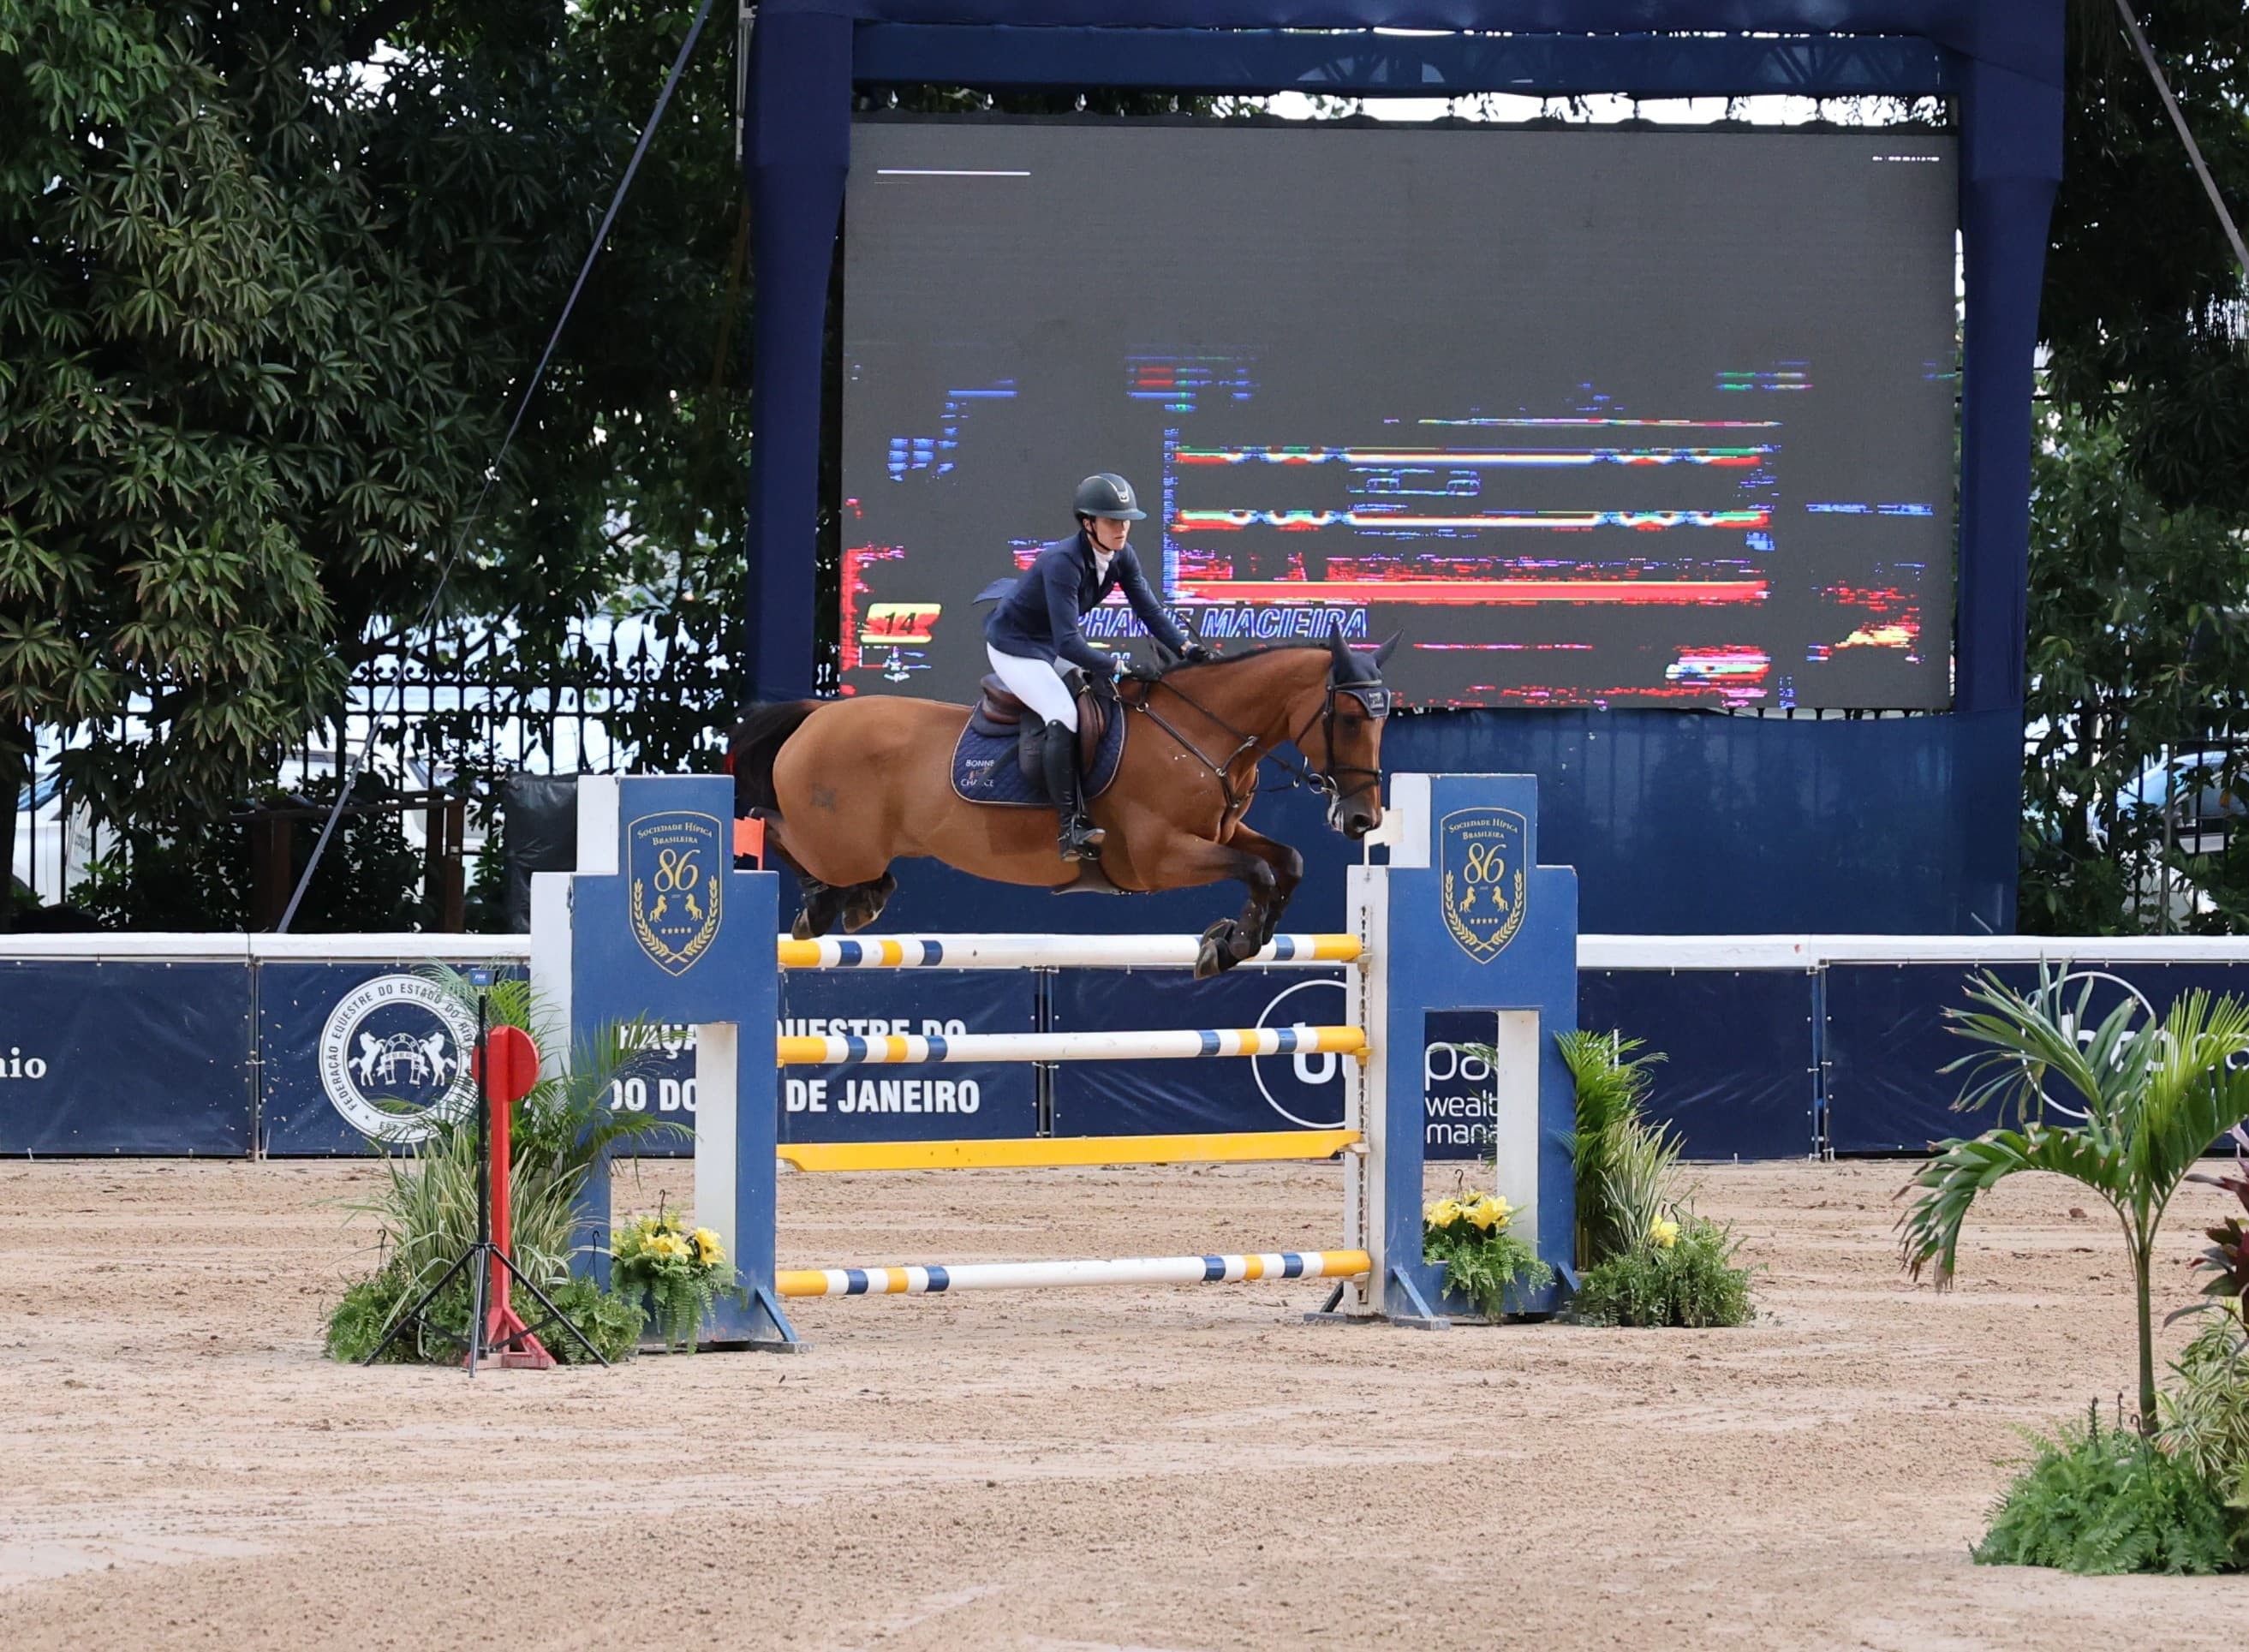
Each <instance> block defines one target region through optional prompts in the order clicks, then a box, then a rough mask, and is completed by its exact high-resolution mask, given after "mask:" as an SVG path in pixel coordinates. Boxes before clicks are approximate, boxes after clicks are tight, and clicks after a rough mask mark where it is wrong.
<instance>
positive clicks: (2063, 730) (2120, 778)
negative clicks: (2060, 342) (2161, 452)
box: [2019, 410, 2249, 935]
mask: <svg viewBox="0 0 2249 1652" xmlns="http://www.w3.org/2000/svg"><path fill="white" fill-rule="evenodd" d="M2041 434H2042V437H2043V440H2042V441H2041V443H2040V444H2039V451H2038V452H2037V454H2036V456H2035V458H2033V461H2032V486H2033V499H2032V534H2031V564H2030V565H2031V620H2032V628H2031V638H2030V646H2029V667H2030V680H2029V685H2028V690H2027V693H2026V698H2025V713H2026V716H2027V718H2028V719H2029V731H2030V732H2029V761H2028V764H2027V766H2026V767H2025V771H2024V816H2023V850H2022V871H2021V886H2020V895H2019V920H2020V922H2021V925H2022V926H2023V927H2024V928H2025V929H2026V930H2030V931H2034V932H2038V933H2046V934H2067V935H2104V934H2115V933H2120V932H2123V931H2127V930H2131V929H2137V928H2142V927H2146V928H2155V927H2158V926H2170V927H2180V926H2184V927H2187V928H2197V929H2204V930H2209V931H2213V932H2220V933H2223V932H2225V931H2228V930H2232V929H2233V928H2236V927H2239V926H2241V925H2243V924H2244V923H2246V922H2249V859H2245V858H2244V857H2249V834H2242V835H2239V836H2240V841H2239V843H2229V844H2228V845H2227V846H2226V848H2225V850H2224V851H2223V852H2221V853H2218V854H2217V855H2215V856H2212V855H2205V854H2199V853H2195V852H2191V851H2194V850H2199V849H2200V848H2201V847H2202V845H2201V844H2199V843H2197V842H2196V841H2194V836H2193V833H2192V825H2193V822H2192V819H2191V816H2192V812H2193V811H2192V809H2191V802H2192V800H2194V799H2197V798H2198V797H2199V796H2200V795H2202V794H2204V792H2205V791H2207V792H2209V793H2211V794H2212V795H2216V794H2218V793H2221V792H2227V791H2230V790H2232V789H2235V788H2239V786H2240V783H2241V782H2240V778H2239V776H2240V768H2241V766H2242V761H2243V759H2242V754H2239V753H2236V752H2234V751H2233V750H2232V747H2230V745H2229V744H2228V739H2229V734H2228V729H2229V726H2230V723H2231V721H2232V718H2233V716H2234V715H2235V713H2236V708H2237V707H2238V706H2239V705H2240V704H2241V702H2242V699H2243V696H2244V692H2245V691H2249V627H2245V626H2243V625H2242V624H2241V623H2239V622H2238V621H2237V620H2236V618H2235V617H2234V615H2235V612H2236V610H2237V609H2238V608H2239V604H2240V603H2241V602H2242V600H2243V594H2244V593H2245V592H2249V539H2245V537H2244V535H2243V533H2242V532H2241V529H2240V526H2239V522H2238V521H2237V520H2236V519H2235V518H2233V517H2232V515H2231V514H2230V513H2225V512H2224V511H2221V510H2218V509H2217V508H2215V507H2210V506H2189V507H2184V508H2181V509H2176V510H2173V509H2167V508H2165V507H2164V506H2163V504H2162V503H2161V502H2160V500H2159V499H2157V498H2156V495H2155V493H2154V492H2152V491H2151V490H2150V489H2149V487H2148V486H2147V485H2145V484H2144V483H2142V482H2141V481H2140V480H2139V479H2138V478H2137V477H2136V473H2135V472H2134V469H2133V467H2132V465H2131V464H2130V463H2129V455H2128V454H2127V452H2126V449H2125V441H2124V437H2123V436H2122V432H2121V430H2120V429H2119V427H2118V426H2117V425H2116V424H2115V423H2106V424H2090V423H2087V422H2086V421H2084V420H2083V419H2082V418H2080V417H2078V416H2075V415H2074V414H2071V413H2068V412H2066V411H2062V410H2050V411H2049V412H2048V413H2047V415H2046V418H2045V420H2044V422H2043V424H2042V427H2041ZM2204 750H2208V751H2211V752H2212V753H2213V758H2212V761H2211V766H2210V767H2209V769H2208V770H2207V772H2204V771H2201V770H2197V768H2196V767H2192V766H2191V757H2192V754H2195V753H2197V752H2201V751H2204ZM2180 754H2186V756H2185V757H2184V758H2182V757H2181V755H2180ZM2166 764H2171V765H2175V766H2176V767H2177V775H2176V778H2175V779H2174V781H2172V782H2171V784H2170V792H2171V793H2172V794H2174V796H2173V799H2172V816H2173V817H2172V819H2171V820H2170V822H2169V823H2166V821H2165V819H2164V817H2163V810H2164V801H2163V799H2164V792H2163V781H2162V779H2161V777H2162V775H2163V771H2164V767H2165V765H2166ZM2151 774H2152V775H2153V776H2155V779H2154V780H2153V781H2150V783H2149V785H2148V786H2146V787H2141V786H2140V785H2139V782H2140V781H2142V777H2143V776H2148V775H2151ZM2140 790H2145V791H2148V792H2149V793H2151V794H2152V798H2153V801H2152V802H2149V803H2141V802H2136V801H2132V798H2133V796H2134V795H2136V792H2137V791H2140ZM2183 817H2184V822H2185V824H2186V826H2187V827H2188V832H2187V835H2186V836H2185V837H2184V839H2183V838H2182V836H2181V831H2180V826H2181V823H2182V818H2183ZM2190 882H2191V885H2192V886H2193V887H2195V888H2197V889H2199V890H2200V891H2201V892H2202V894H2203V895H2204V897H2205V898H2206V903H2207V905H2208V908H2209V910H2207V911H2204V912H2198V913H2197V912H2182V914H2181V917H2182V919H2183V923H2181V924H2172V923H2171V922H2170V919H2169V918H2168V917H2167V916H2165V912H2166V911H2167V908H2168V906H2170V905H2180V906H2182V907H2183V906H2184V904H2185V903H2184V900H2182V899H2177V898H2174V897H2173V894H2172V891H2173V890H2174V888H2179V889H2184V888H2185V887H2187V886H2188V885H2189V884H2190Z"/></svg>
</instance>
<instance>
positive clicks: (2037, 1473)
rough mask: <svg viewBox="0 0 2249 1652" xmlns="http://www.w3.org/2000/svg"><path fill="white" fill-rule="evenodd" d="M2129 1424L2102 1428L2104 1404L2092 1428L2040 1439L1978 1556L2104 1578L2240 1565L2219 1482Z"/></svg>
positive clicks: (2090, 1420) (1988, 1561)
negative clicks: (2197, 1471) (2126, 1574)
mask: <svg viewBox="0 0 2249 1652" xmlns="http://www.w3.org/2000/svg"><path fill="white" fill-rule="evenodd" d="M2119 1423H2120V1426H2118V1427H2116V1428H2109V1429H2106V1430H2104V1429H2102V1428H2101V1420H2100V1415H2099V1411H2098V1408H2094V1411H2093V1412H2092V1413H2091V1414H2090V1415H2088V1416H2087V1420H2086V1426H2085V1427H2084V1428H2066V1429H2064V1430H2062V1432H2061V1436H2060V1439H2047V1438H2045V1437H2043V1436H2033V1437H2032V1443H2033V1444H2034V1445H2035V1446H2036V1447H2037V1455H2036V1456H2034V1457H2033V1458H2032V1460H2031V1462H2030V1463H2029V1465H2028V1466H2027V1467H2025V1469H2024V1470H2023V1471H2022V1472H2021V1473H2020V1474H2019V1475H2018V1476H2016V1477H2015V1481H2014V1483H2013V1484H2012V1485H2010V1486H2009V1487H2008V1488H2007V1489H2006V1490H2005V1493H2003V1494H2002V1495H2001V1497H2000V1498H1999V1501H1998V1505H1997V1506H1996V1507H1995V1508H1994V1509H1993V1510H1992V1511H1991V1530H1990V1531H1989V1532H1985V1533H1984V1540H1983V1542H1981V1543H1979V1544H1977V1545H1976V1549H1975V1557H1976V1559H1977V1563H1978V1564H1979V1565H1983V1566H2058V1567H2060V1569H2062V1570H2063V1571H2066V1572H2080V1573H2093V1574H2095V1575H2109V1574H2114V1573H2125V1572H2162V1573H2170V1574H2172V1575H2174V1576H2177V1575H2181V1574H2191V1575H2194V1576H2206V1575H2208V1574H2210V1573H2216V1572H2231V1571H2235V1570H2238V1569H2239V1566H2240V1563H2241V1559H2242V1558H2243V1551H2242V1549H2241V1547H2240V1545H2239V1532H2240V1528H2239V1520H2238V1517H2236V1515H2235V1514H2234V1513H2233V1512H2232V1511H2230V1510H2228V1509H2227V1508H2226V1506H2225V1501H2224V1499H2222V1498H2221V1497H2219V1496H2218V1490H2217V1488H2216V1487H2215V1486H2213V1485H2212V1484H2211V1483H2210V1482H2209V1481H2207V1480H2205V1479H2204V1478H2203V1477H2202V1476H2200V1475H2199V1474H2197V1473H2196V1472H2195V1470H2194V1468H2193V1467H2192V1465H2191V1464H2190V1463H2186V1462H2184V1461H2182V1460H2181V1459H2179V1458H2177V1457H2175V1456H2171V1455H2170V1454H2169V1453H2168V1452H2165V1451H2163V1449H2160V1448H2159V1447H2157V1446H2156V1445H2154V1444H2153V1443H2151V1442H2149V1441H2147V1440H2145V1439H2143V1438H2142V1437H2141V1436H2140V1435H2139V1434H2138V1433H2136V1431H2135V1430H2133V1429H2131V1428H2125V1427H2122V1426H2121V1424H2122V1419H2121V1418H2120V1419H2119Z"/></svg>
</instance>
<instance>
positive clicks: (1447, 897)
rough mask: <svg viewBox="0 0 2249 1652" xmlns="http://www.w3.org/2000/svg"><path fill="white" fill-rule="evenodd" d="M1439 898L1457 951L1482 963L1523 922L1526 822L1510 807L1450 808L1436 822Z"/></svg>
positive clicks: (1526, 877)
mask: <svg viewBox="0 0 2249 1652" xmlns="http://www.w3.org/2000/svg"><path fill="white" fill-rule="evenodd" d="M1437 837H1438V843H1439V845H1440V848H1441V856H1442V858H1441V874H1442V876H1441V885H1440V889H1439V900H1440V902H1441V905H1443V907H1444V910H1445V928H1446V929H1447V930H1448V932H1449V933H1451V935H1452V937H1453V940H1455V942H1456V943H1458V944H1459V946H1460V948H1461V950H1462V951H1463V952H1465V953H1468V956H1469V957H1471V958H1473V959H1475V960H1476V962H1478V963H1480V964H1488V963H1489V962H1490V961H1491V960H1493V959H1495V958H1496V957H1498V956H1499V954H1500V953H1502V952H1503V951H1504V950H1505V949H1506V946H1507V943H1508V942H1510V941H1511V940H1514V939H1515V934H1516V932H1517V930H1519V929H1521V928H1522V927H1523V909H1524V907H1525V905H1527V899H1526V898H1527V896H1528V894H1529V892H1530V867H1529V865H1528V864H1527V862H1528V860H1529V851H1530V823H1529V822H1528V821H1526V820H1525V819H1524V818H1523V816H1521V815H1519V814H1517V812H1516V811H1515V810H1513V809H1455V810H1454V811H1453V812H1452V813H1450V814H1448V815H1447V816H1445V817H1444V819H1443V820H1441V822H1439V823H1438V829H1437Z"/></svg>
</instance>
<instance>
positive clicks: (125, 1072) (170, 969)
mask: <svg viewBox="0 0 2249 1652" xmlns="http://www.w3.org/2000/svg"><path fill="white" fill-rule="evenodd" d="M250 1051H251V1020H250V969H249V967H248V965H247V964H242V963H226V964H217V963H154V962H148V963H144V962H118V963H78V962H60V961H48V960H22V961H8V962H0V1153H7V1154H38V1155H47V1154H54V1155H58V1156H61V1155H69V1154H95V1153H145V1154H149V1155H155V1156H163V1157H182V1156H200V1155H203V1154H211V1155H214V1156H219V1157H240V1156H242V1155H244V1154H246V1153H249V1151H250V1103H251V1092H250V1066H249V1062H250Z"/></svg>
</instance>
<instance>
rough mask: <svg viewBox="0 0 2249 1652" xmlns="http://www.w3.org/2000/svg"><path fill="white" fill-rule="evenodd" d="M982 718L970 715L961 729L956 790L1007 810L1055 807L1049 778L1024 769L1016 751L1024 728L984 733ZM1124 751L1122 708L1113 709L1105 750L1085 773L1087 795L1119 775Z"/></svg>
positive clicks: (1098, 791)
mask: <svg viewBox="0 0 2249 1652" xmlns="http://www.w3.org/2000/svg"><path fill="white" fill-rule="evenodd" d="M981 720H982V719H972V720H971V721H970V722H969V724H968V725H967V726H966V727H965V728H963V729H962V730H961V731H960V740H959V744H958V745H956V746H954V747H953V794H954V795H956V796H958V797H959V799H960V801H961V802H965V803H996V804H998V805H1000V806H1001V807H1002V808H1006V809H1051V808H1053V807H1054V802H1053V800H1052V799H1050V798H1049V797H1048V796H1047V785H1046V780H1045V777H1044V776H1042V775H1038V774H1025V773H1023V766H1022V762H1021V758H1020V756H1019V755H1018V753H1019V751H1020V748H1021V730H1020V729H1014V728H1011V729H1008V731H1007V732H1006V733H994V734H986V733H979V732H978V730H977V726H976V725H977V723H978V722H980V721H981ZM1124 755H1125V711H1124V708H1123V707H1122V706H1111V707H1110V709H1109V726H1108V727H1107V728H1106V729H1105V730H1104V731H1103V733H1102V736H1101V749H1100V750H1099V751H1098V752H1097V753H1095V754H1094V758H1093V773H1092V774H1090V775H1088V776H1087V777H1086V782H1085V795H1086V796H1087V797H1089V798H1094V797H1098V796H1100V795H1101V794H1102V793H1104V792H1105V791H1107V790H1108V789H1109V788H1110V786H1111V783H1112V782H1113V781H1115V780H1116V778H1117V768H1118V761H1119V760H1121V759H1122V758H1123V757H1124Z"/></svg>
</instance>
